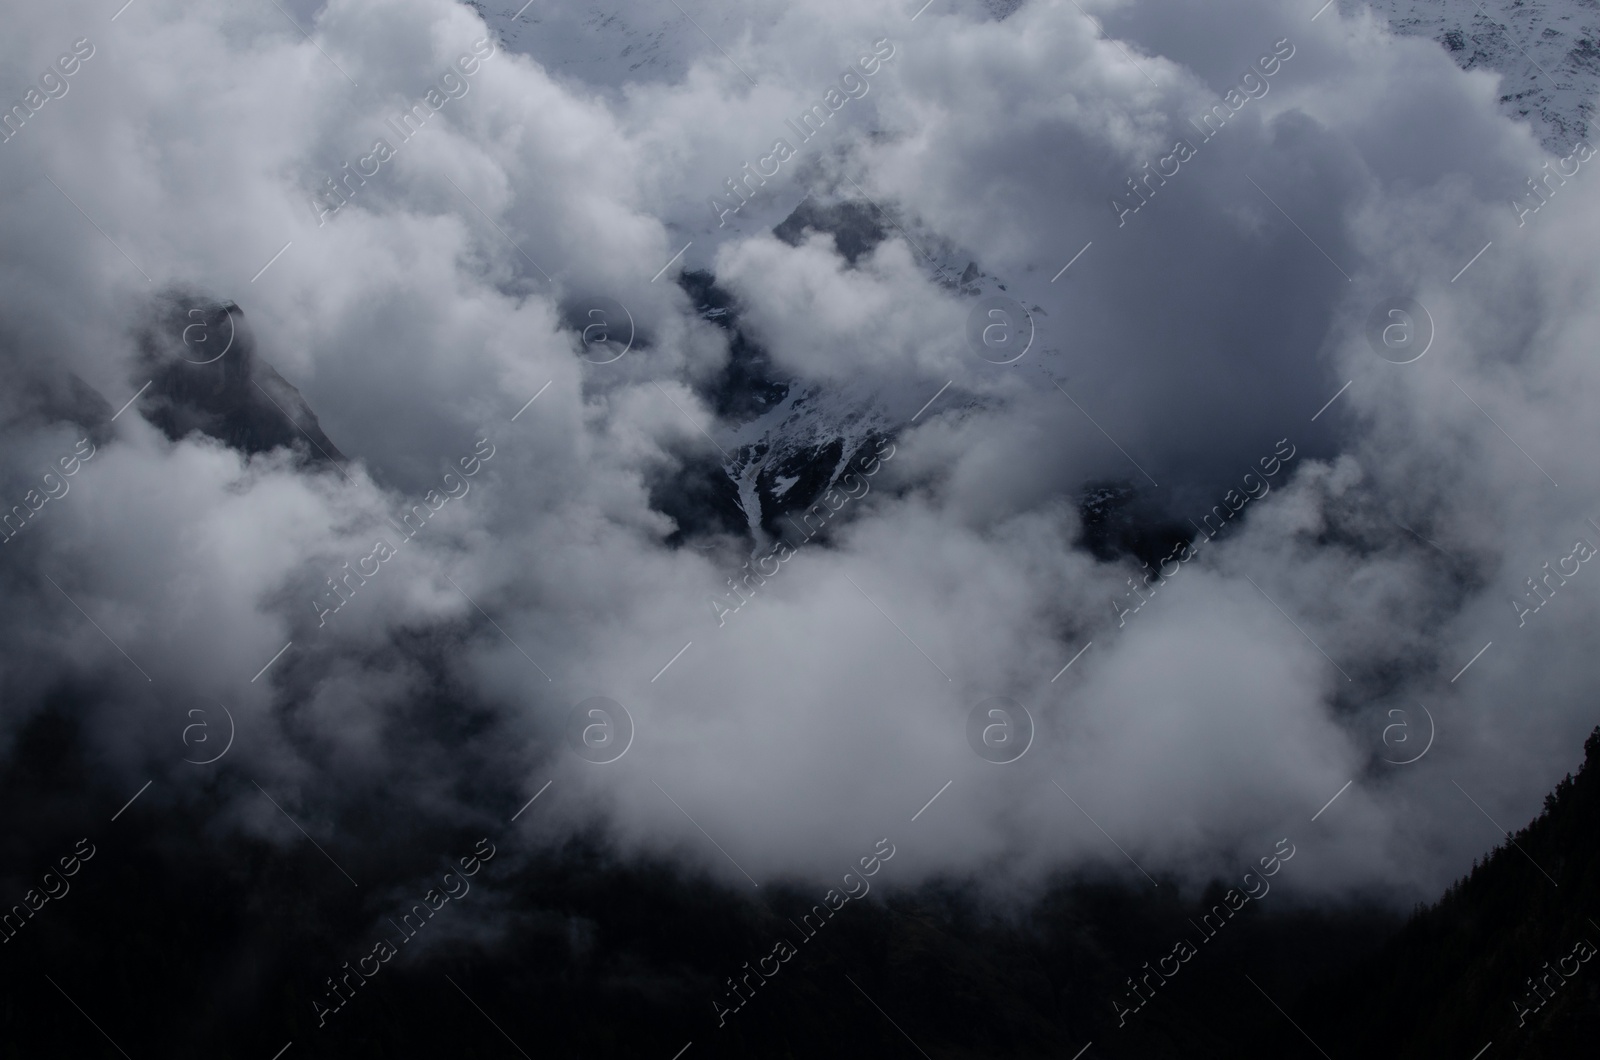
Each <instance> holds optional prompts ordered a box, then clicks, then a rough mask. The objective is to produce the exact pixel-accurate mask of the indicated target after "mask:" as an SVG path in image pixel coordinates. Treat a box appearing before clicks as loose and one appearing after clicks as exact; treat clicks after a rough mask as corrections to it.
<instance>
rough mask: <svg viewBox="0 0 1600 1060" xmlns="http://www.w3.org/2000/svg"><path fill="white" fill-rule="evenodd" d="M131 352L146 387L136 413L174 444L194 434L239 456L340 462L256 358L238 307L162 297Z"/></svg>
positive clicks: (298, 400)
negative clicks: (283, 451)
mask: <svg viewBox="0 0 1600 1060" xmlns="http://www.w3.org/2000/svg"><path fill="white" fill-rule="evenodd" d="M138 347H139V354H140V360H139V375H140V376H141V377H142V378H143V379H148V380H149V381H150V387H149V389H148V390H146V391H145V392H144V393H143V394H142V395H140V397H139V400H138V402H137V403H136V405H135V407H136V408H137V409H138V411H139V414H140V415H142V416H143V417H144V418H145V419H146V420H148V421H149V422H150V423H152V424H154V425H155V426H156V427H158V428H160V429H161V431H162V433H164V434H165V435H166V436H167V437H168V438H171V439H172V440H173V441H177V440H178V439H180V438H184V437H186V436H188V435H189V434H192V433H194V432H196V431H198V432H200V433H201V434H204V435H206V436H207V437H210V438H215V439H217V440H218V441H220V442H222V443H223V444H224V445H227V446H229V447H230V448H233V449H238V450H239V451H241V452H244V453H264V452H267V451H268V450H271V449H276V448H278V447H280V446H282V447H284V448H288V449H291V450H294V451H295V452H296V453H298V454H299V455H300V457H301V459H302V460H303V461H304V462H306V463H312V464H314V463H318V462H329V463H335V464H340V463H343V462H344V460H345V457H344V454H342V453H341V452H339V449H338V447H337V446H335V445H334V444H333V442H332V441H331V440H330V439H329V438H328V436H327V435H326V434H324V433H323V431H322V428H321V427H320V426H319V425H318V423H317V417H316V414H315V413H314V412H312V411H311V407H310V406H309V405H307V404H306V401H305V399H304V398H303V397H301V396H300V391H298V390H296V389H295V388H294V387H293V386H291V385H290V384H289V383H288V381H287V380H285V379H284V378H283V376H281V375H279V374H278V372H277V370H276V369H274V368H273V367H272V366H271V365H270V364H268V363H266V362H265V361H263V360H261V359H260V358H259V357H257V356H256V352H255V338H254V336H253V335H252V333H251V331H250V326H249V324H248V323H246V321H245V317H244V311H243V310H242V309H240V308H239V307H238V305H237V304H235V303H233V302H216V301H208V300H202V299H199V298H192V297H187V296H186V295H185V294H183V293H176V294H170V295H167V296H164V297H163V298H162V300H161V301H160V303H159V304H158V305H157V306H156V307H155V310H154V312H153V313H152V315H151V318H150V319H149V321H148V322H147V323H146V324H145V326H144V327H142V328H141V329H140V331H139V334H138ZM133 385H134V386H135V387H138V386H142V385H143V383H142V382H140V381H138V380H135V381H134V383H133Z"/></svg>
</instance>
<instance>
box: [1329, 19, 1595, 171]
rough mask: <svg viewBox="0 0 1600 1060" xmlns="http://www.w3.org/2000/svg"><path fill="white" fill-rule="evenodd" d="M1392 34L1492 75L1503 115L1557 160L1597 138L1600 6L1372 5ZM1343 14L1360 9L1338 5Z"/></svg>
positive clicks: (1467, 68)
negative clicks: (1527, 126)
mask: <svg viewBox="0 0 1600 1060" xmlns="http://www.w3.org/2000/svg"><path fill="white" fill-rule="evenodd" d="M1364 6H1371V7H1372V9H1373V10H1374V11H1376V12H1378V13H1379V14H1381V15H1383V16H1384V17H1385V18H1387V19H1388V20H1389V25H1390V27H1391V28H1393V30H1394V31H1395V32H1396V33H1402V34H1406V35H1411V36H1424V37H1430V38H1432V39H1433V40H1436V41H1438V42H1439V43H1440V44H1441V45H1442V46H1443V47H1444V48H1445V49H1446V50H1448V51H1449V53H1450V57H1451V58H1453V59H1454V60H1455V61H1456V63H1457V65H1459V66H1460V67H1461V68H1462V69H1463V70H1491V71H1493V72H1495V73H1497V74H1499V75H1500V76H1501V78H1502V81H1501V90H1500V91H1501V95H1500V105H1501V107H1502V108H1503V109H1504V110H1505V112H1506V113H1507V114H1508V115H1510V116H1512V117H1514V118H1519V119H1526V120H1528V121H1531V122H1532V123H1533V125H1534V129H1535V132H1536V133H1537V134H1538V136H1539V139H1540V142H1541V143H1543V144H1544V146H1545V147H1546V148H1547V149H1548V150H1550V151H1552V152H1554V153H1555V154H1558V155H1566V154H1569V153H1570V152H1571V151H1572V145H1573V144H1574V143H1575V142H1576V141H1578V140H1580V139H1585V138H1587V137H1591V136H1593V135H1594V133H1595V128H1594V125H1593V122H1592V120H1591V119H1593V118H1594V117H1595V106H1594V104H1595V96H1596V93H1597V91H1600V5H1597V4H1595V3H1594V0H1484V2H1483V3H1481V4H1480V3H1476V2H1470V3H1455V2H1449V3H1447V2H1446V0H1373V2H1372V3H1371V4H1370V5H1364ZM1340 7H1341V9H1346V10H1350V11H1352V12H1353V11H1355V10H1356V9H1357V5H1356V4H1353V3H1350V2H1348V0H1343V2H1341V4H1340Z"/></svg>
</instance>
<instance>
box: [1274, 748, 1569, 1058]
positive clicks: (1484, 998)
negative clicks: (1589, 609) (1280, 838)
mask: <svg viewBox="0 0 1600 1060" xmlns="http://www.w3.org/2000/svg"><path fill="white" fill-rule="evenodd" d="M1597 835H1600V728H1596V729H1595V730H1594V732H1593V733H1591V734H1590V736H1589V738H1588V740H1587V741H1586V742H1585V743H1584V761H1583V765H1582V767H1581V768H1580V769H1579V771H1578V775H1577V776H1576V777H1574V776H1572V775H1570V774H1569V775H1568V776H1567V777H1566V779H1564V780H1562V781H1561V782H1560V783H1559V784H1557V785H1556V789H1555V791H1554V792H1552V793H1551V794H1549V795H1547V796H1545V803H1544V812H1543V813H1541V814H1540V815H1539V816H1538V817H1537V818H1536V819H1535V820H1534V821H1533V822H1532V823H1530V824H1529V825H1528V826H1527V827H1525V828H1523V829H1521V830H1519V831H1518V832H1516V833H1515V834H1514V835H1508V836H1507V837H1506V841H1505V843H1503V844H1501V845H1500V846H1497V847H1495V848H1494V850H1493V851H1492V852H1491V853H1490V854H1489V855H1488V857H1487V858H1485V859H1484V861H1483V862H1482V863H1481V864H1477V863H1474V865H1473V869H1472V872H1471V873H1470V874H1468V875H1467V876H1466V877H1465V878H1464V879H1461V880H1459V881H1458V882H1457V883H1456V884H1455V885H1454V886H1452V887H1451V888H1450V889H1449V890H1448V891H1446V892H1445V894H1444V896H1443V897H1441V898H1440V899H1439V901H1438V902H1436V903H1434V904H1433V905H1431V906H1429V907H1427V908H1426V909H1422V910H1419V911H1418V912H1417V913H1416V914H1415V915H1414V916H1413V917H1412V918H1411V919H1410V920H1409V921H1408V922H1407V923H1406V925H1405V927H1404V928H1402V929H1401V930H1400V932H1399V933H1398V934H1397V935H1396V936H1395V937H1394V938H1393V939H1392V940H1390V941H1389V943H1388V944H1387V945H1386V946H1385V947H1384V948H1383V949H1382V951H1380V952H1379V953H1377V954H1375V955H1374V956H1372V957H1371V958H1369V959H1367V960H1365V961H1362V962H1360V963H1358V964H1357V966H1356V967H1354V968H1352V969H1350V970H1349V971H1347V972H1346V973H1344V974H1343V975H1341V976H1339V977H1338V978H1336V979H1333V980H1331V981H1328V982H1326V983H1323V984H1320V985H1319V986H1318V987H1316V988H1314V989H1312V990H1309V991H1308V992H1307V998H1308V1001H1307V1003H1306V1005H1305V1008H1304V1011H1303V1013H1302V1020H1303V1022H1304V1023H1305V1024H1306V1025H1307V1027H1308V1028H1310V1029H1311V1033H1312V1035H1313V1037H1315V1038H1316V1039H1317V1041H1318V1042H1320V1043H1321V1044H1322V1045H1323V1046H1324V1047H1326V1048H1328V1049H1329V1050H1330V1051H1332V1052H1334V1053H1336V1054H1343V1055H1346V1056H1384V1057H1393V1058H1395V1060H1409V1058H1412V1057H1415V1058H1419V1060H1420V1058H1424V1057H1429V1058H1431V1057H1440V1056H1459V1057H1462V1058H1463V1060H1465V1058H1470V1057H1473V1056H1474V1055H1476V1054H1477V1053H1478V1051H1479V1050H1480V1049H1483V1048H1484V1047H1485V1043H1489V1042H1492V1043H1493V1048H1492V1049H1490V1051H1489V1052H1488V1053H1486V1054H1485V1056H1486V1058H1487V1060H1546V1058H1556V1057H1563V1058H1565V1057H1575V1056H1589V1055H1593V1051H1594V1043H1595V1042H1596V1041H1597V1040H1600V961H1595V960H1592V958H1593V957H1594V956H1596V955H1597V954H1600V844H1597V843H1596V841H1595V837H1596V836H1597Z"/></svg>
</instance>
